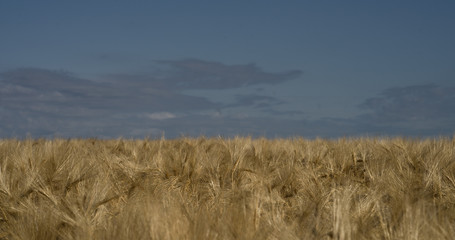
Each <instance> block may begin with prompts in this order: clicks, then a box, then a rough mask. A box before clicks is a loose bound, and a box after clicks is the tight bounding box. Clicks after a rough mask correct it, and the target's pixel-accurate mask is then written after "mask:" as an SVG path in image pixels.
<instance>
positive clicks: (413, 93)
mask: <svg viewBox="0 0 455 240" xmlns="http://www.w3.org/2000/svg"><path fill="white" fill-rule="evenodd" d="M360 107H361V108H363V109H367V110H370V113H369V114H367V115H365V116H364V117H366V118H370V119H372V120H375V121H383V122H399V121H412V120H436V119H447V118H455V111H453V110H454V109H455V88H454V87H441V86H437V85H433V84H428V85H414V86H406V87H395V88H389V89H386V90H384V91H383V92H382V93H381V96H379V97H374V98H369V99H367V100H365V101H364V102H363V103H362V104H361V105H360Z"/></svg>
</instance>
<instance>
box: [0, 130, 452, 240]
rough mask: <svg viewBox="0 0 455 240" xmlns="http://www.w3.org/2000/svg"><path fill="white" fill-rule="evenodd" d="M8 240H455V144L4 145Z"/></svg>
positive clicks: (1, 221)
mask: <svg viewBox="0 0 455 240" xmlns="http://www.w3.org/2000/svg"><path fill="white" fill-rule="evenodd" d="M0 239H455V140H453V139H450V138H439V139H404V138H394V139H373V138H371V139H370V138H359V139H339V140H323V139H316V140H306V139H302V138H295V139H251V138H233V139H222V138H213V139H212V138H196V139H191V138H180V139H176V140H164V139H162V140H124V139H117V140H99V139H70V140H65V139H54V140H45V139H37V140H34V139H28V140H21V141H20V140H0Z"/></svg>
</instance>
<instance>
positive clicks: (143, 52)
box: [0, 0, 455, 138]
mask: <svg viewBox="0 0 455 240" xmlns="http://www.w3.org/2000/svg"><path fill="white" fill-rule="evenodd" d="M454 12H455V3H454V2H452V1H311V2H310V1H286V2H277V1H242V2H241V1H186V2H184V1H180V2H175V1H121V2H120V1H117V2H114V1H96V2H95V1H71V2H70V1H46V0H43V1H2V2H1V3H0V32H1V37H0V53H1V57H0V138H6V137H24V136H27V135H28V136H32V137H100V138H111V137H128V138H129V137H135V138H143V137H147V136H152V137H153V136H161V134H162V133H164V134H165V135H166V137H169V138H172V137H178V136H181V135H189V136H199V135H208V136H216V135H222V136H234V135H252V136H267V137H289V136H304V137H317V136H320V137H342V136H397V135H404V136H421V137H428V136H438V135H445V136H452V135H453V134H454V133H455V114H453V112H455V111H454V110H455V70H454V69H455V68H454V65H453V64H454V63H455V45H454V44H453V43H454V42H455V31H454V30H453V26H454V24H455V15H454V14H453V13H454Z"/></svg>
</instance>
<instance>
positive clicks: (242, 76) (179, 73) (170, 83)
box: [0, 59, 300, 137]
mask: <svg viewBox="0 0 455 240" xmlns="http://www.w3.org/2000/svg"><path fill="white" fill-rule="evenodd" d="M158 66H159V67H157V68H156V69H153V70H152V71H151V72H150V73H148V74H135V73H126V74H107V75H105V76H106V77H105V79H96V81H94V80H92V79H86V78H81V77H78V76H77V75H76V74H73V73H70V72H66V71H54V70H48V69H39V68H19V69H12V70H9V71H6V72H2V73H0V94H1V95H0V113H1V116H0V134H1V136H24V135H26V134H27V133H30V134H32V136H53V135H57V136H106V137H109V136H110V137H115V136H131V134H132V133H136V134H137V135H135V137H140V135H141V129H143V132H142V133H143V134H144V135H145V134H147V132H154V133H156V132H159V131H162V130H163V131H165V130H166V128H167V129H169V128H173V129H179V128H176V127H175V124H176V125H182V126H187V127H186V128H182V129H180V130H182V131H183V130H187V128H188V127H190V126H191V125H198V124H199V122H204V120H206V119H207V115H206V116H205V117H200V116H203V114H202V112H204V111H205V112H207V111H209V112H210V111H211V112H217V111H220V109H224V108H228V107H234V106H235V107H247V108H261V107H262V108H265V107H268V108H273V106H276V105H278V104H280V101H279V100H278V99H275V98H273V97H270V96H266V95H251V96H247V95H238V96H236V102H234V103H232V104H221V103H215V102H213V101H212V100H209V99H207V98H205V97H203V96H193V95H188V94H185V91H184V90H189V89H212V90H219V89H230V88H240V87H244V86H250V85H255V84H279V83H283V82H285V81H288V80H290V79H293V78H295V77H297V76H299V75H300V72H299V71H289V72H285V73H267V72H264V71H262V70H261V69H260V68H258V67H256V66H255V65H252V64H250V65H225V64H222V63H217V62H208V61H202V60H195V59H190V60H181V61H159V62H158ZM201 114H202V115H201ZM236 116H237V117H236ZM239 116H243V117H239ZM226 118H229V117H227V116H225V115H220V116H218V118H217V119H218V120H220V121H221V122H222V121H223V120H222V119H226ZM232 118H233V119H235V118H236V119H246V118H248V116H247V115H245V114H243V113H236V114H233V115H232ZM194 121H196V122H194ZM197 121H199V122H197ZM236 121H240V120H236ZM245 121H246V120H245ZM169 122H173V123H174V125H169V124H168V123H169ZM205 122H206V121H205ZM221 122H219V124H220V125H217V126H214V125H213V124H208V125H207V126H206V128H205V129H208V128H210V126H212V127H213V129H212V130H213V131H219V132H223V131H225V130H226V129H234V128H235V126H229V122H228V125H225V124H221ZM231 123H232V124H234V123H235V121H231ZM150 129H152V130H153V131H152V130H150ZM199 130H201V131H202V129H199ZM171 132H174V133H175V134H177V132H176V130H172V131H171ZM144 135H142V136H144Z"/></svg>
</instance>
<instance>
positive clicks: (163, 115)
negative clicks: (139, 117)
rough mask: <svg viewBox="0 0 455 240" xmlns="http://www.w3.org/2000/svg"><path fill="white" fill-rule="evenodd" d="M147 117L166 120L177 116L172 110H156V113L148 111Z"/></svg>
mask: <svg viewBox="0 0 455 240" xmlns="http://www.w3.org/2000/svg"><path fill="white" fill-rule="evenodd" d="M145 117H147V118H148V119H152V120H166V119H172V118H176V117H177V116H175V114H173V113H170V112H155V113H146V114H145Z"/></svg>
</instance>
